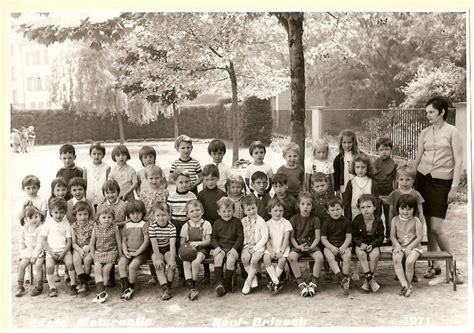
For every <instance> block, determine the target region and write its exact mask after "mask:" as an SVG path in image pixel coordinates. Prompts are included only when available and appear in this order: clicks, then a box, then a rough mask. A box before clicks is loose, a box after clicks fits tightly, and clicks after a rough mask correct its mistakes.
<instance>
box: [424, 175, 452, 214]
mask: <svg viewBox="0 0 474 333" xmlns="http://www.w3.org/2000/svg"><path fill="white" fill-rule="evenodd" d="M452 183H453V180H452V179H448V180H446V179H437V178H433V177H431V174H427V175H426V176H423V175H422V174H421V173H419V172H417V173H416V178H415V190H417V191H418V192H420V194H421V196H422V197H423V199H425V202H424V203H423V214H424V215H425V216H426V217H429V216H433V217H439V218H442V219H444V218H446V212H447V210H448V193H449V191H451V185H452Z"/></svg>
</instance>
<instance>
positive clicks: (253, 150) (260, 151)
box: [245, 141, 273, 191]
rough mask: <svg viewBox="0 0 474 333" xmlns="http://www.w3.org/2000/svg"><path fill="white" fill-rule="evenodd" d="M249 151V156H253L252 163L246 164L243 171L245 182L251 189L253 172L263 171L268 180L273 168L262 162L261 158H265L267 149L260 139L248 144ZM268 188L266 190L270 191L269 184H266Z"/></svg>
mask: <svg viewBox="0 0 474 333" xmlns="http://www.w3.org/2000/svg"><path fill="white" fill-rule="evenodd" d="M249 153H250V156H252V158H253V163H252V164H250V165H249V166H247V170H246V171H245V183H246V184H247V186H249V188H250V189H251V190H253V187H252V184H251V181H252V176H253V174H254V173H255V172H258V171H260V172H263V173H264V174H265V175H266V176H267V180H268V181H269V180H270V178H271V177H272V176H273V169H272V167H271V165H269V164H267V163H265V162H263V159H264V158H265V154H266V153H267V150H266V148H265V145H264V144H263V143H262V142H261V141H254V142H252V143H251V144H250V147H249ZM268 185H269V186H268V189H266V190H267V191H270V188H271V184H268Z"/></svg>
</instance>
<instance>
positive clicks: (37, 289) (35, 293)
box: [30, 286, 43, 296]
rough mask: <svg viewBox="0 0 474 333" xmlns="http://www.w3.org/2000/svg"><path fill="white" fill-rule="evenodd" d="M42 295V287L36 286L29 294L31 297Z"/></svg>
mask: <svg viewBox="0 0 474 333" xmlns="http://www.w3.org/2000/svg"><path fill="white" fill-rule="evenodd" d="M41 293H43V286H41V287H40V286H36V287H35V288H34V289H33V290H32V291H31V293H30V295H31V296H38V295H39V294H41Z"/></svg>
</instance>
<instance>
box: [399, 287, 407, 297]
mask: <svg viewBox="0 0 474 333" xmlns="http://www.w3.org/2000/svg"><path fill="white" fill-rule="evenodd" d="M407 289H408V288H407V287H406V286H402V287H401V288H400V293H399V295H400V296H405V294H406V292H407Z"/></svg>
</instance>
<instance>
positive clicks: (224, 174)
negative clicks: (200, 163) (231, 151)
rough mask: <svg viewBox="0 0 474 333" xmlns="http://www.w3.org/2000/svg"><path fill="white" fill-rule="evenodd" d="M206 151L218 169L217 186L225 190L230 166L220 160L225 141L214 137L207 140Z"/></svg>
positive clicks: (223, 151)
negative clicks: (209, 140)
mask: <svg viewBox="0 0 474 333" xmlns="http://www.w3.org/2000/svg"><path fill="white" fill-rule="evenodd" d="M207 152H208V153H209V155H210V156H211V157H212V163H214V164H215V165H216V166H217V168H218V169H219V180H218V181H217V187H219V189H221V190H222V191H225V183H226V182H227V179H229V176H230V167H229V166H228V165H227V164H225V163H224V162H222V159H223V158H224V155H225V153H226V147H225V143H224V142H222V141H221V140H218V139H214V140H212V141H211V142H209V146H208V147H207Z"/></svg>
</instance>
